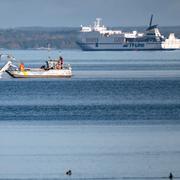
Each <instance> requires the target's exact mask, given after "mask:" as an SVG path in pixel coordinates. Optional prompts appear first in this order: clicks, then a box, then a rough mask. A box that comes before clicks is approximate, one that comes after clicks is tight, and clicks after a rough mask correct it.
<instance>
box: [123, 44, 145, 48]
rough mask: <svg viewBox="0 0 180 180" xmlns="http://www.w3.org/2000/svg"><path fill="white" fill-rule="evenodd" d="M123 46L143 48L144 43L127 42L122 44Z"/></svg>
mask: <svg viewBox="0 0 180 180" xmlns="http://www.w3.org/2000/svg"><path fill="white" fill-rule="evenodd" d="M123 47H126V48H127V47H129V48H143V47H144V43H127V44H124V45H123Z"/></svg>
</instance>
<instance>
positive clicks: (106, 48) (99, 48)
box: [77, 42, 179, 51]
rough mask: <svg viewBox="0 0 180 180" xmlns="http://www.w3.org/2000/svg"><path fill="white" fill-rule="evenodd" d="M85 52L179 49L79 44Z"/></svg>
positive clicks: (156, 46) (144, 45)
mask: <svg viewBox="0 0 180 180" xmlns="http://www.w3.org/2000/svg"><path fill="white" fill-rule="evenodd" d="M77 44H78V45H79V46H80V48H81V49H82V50H83V51H171V50H176V49H179V48H163V47H162V45H161V44H143V46H141V47H139V45H138V44H137V45H136V44H135V45H134V44H114V43H111V44H100V43H99V44H98V46H97V45H96V44H87V43H81V42H77Z"/></svg>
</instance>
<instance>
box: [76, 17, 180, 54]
mask: <svg viewBox="0 0 180 180" xmlns="http://www.w3.org/2000/svg"><path fill="white" fill-rule="evenodd" d="M152 20H153V15H152V16H151V19H150V23H149V27H148V28H147V29H146V30H145V32H142V33H139V32H137V31H133V32H122V31H121V30H110V29H107V27H105V26H104V25H102V24H101V19H100V18H97V19H96V21H95V22H94V26H81V32H80V36H79V37H78V40H77V44H78V45H79V46H80V47H81V49H82V50H84V51H107V50H109V51H126V50H127V51H129V50H175V49H180V39H177V38H176V37H175V35H174V33H170V34H169V37H168V38H165V37H164V36H163V35H161V33H160V31H159V29H158V26H157V25H152Z"/></svg>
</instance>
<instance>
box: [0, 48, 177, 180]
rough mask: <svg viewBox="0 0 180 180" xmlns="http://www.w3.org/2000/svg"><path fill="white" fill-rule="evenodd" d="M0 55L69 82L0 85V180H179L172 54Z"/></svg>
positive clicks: (25, 81) (6, 81)
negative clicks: (61, 71) (48, 66)
mask: <svg viewBox="0 0 180 180" xmlns="http://www.w3.org/2000/svg"><path fill="white" fill-rule="evenodd" d="M3 53H9V54H13V55H14V56H15V57H16V59H17V60H18V61H19V62H21V61H23V62H24V64H25V67H40V66H41V65H43V64H44V62H45V60H47V58H48V56H51V57H52V58H53V57H54V58H55V57H58V56H59V55H62V56H63V57H64V60H65V63H67V64H71V66H72V69H73V77H72V78H67V79H65V78H62V79H57V78H54V79H13V78H11V77H10V76H9V75H7V74H4V75H3V77H2V79H0V179H77V180H79V179H80V180H81V179H98V180H99V179H158V180H159V179H163V178H166V177H168V175H169V173H170V172H173V174H174V176H175V177H177V178H179V177H180V138H179V137H180V51H169V52H159V51H156V52H82V51H80V50H72V51H61V52H59V51H51V52H48V51H31V50H28V51H21V50H19V51H18V50H16V51H15V50H14V51H13V50H12V51H3ZM4 63H5V59H1V60H0V65H1V67H2V65H3V64H4ZM69 169H71V170H72V176H71V177H67V176H66V175H65V172H66V171H67V170H69Z"/></svg>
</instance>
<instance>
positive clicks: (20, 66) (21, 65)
mask: <svg viewBox="0 0 180 180" xmlns="http://www.w3.org/2000/svg"><path fill="white" fill-rule="evenodd" d="M19 70H20V71H24V64H22V63H21V64H20V65H19Z"/></svg>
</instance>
